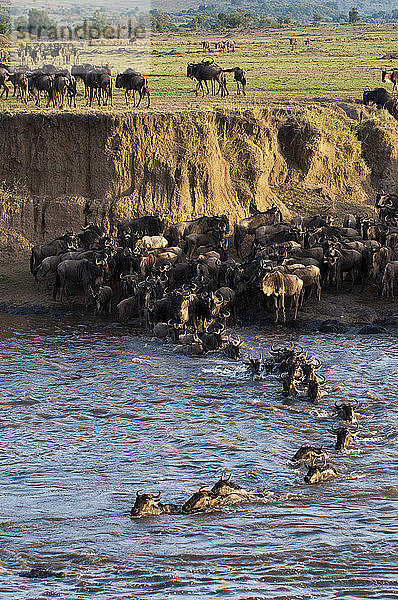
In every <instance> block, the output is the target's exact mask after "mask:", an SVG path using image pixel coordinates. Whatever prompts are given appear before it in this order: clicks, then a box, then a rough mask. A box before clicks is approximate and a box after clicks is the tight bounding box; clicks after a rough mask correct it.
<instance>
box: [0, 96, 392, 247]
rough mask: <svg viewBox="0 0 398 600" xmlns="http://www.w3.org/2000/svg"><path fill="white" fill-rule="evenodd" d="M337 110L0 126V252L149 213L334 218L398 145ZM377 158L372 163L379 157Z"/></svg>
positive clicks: (369, 189) (21, 120)
mask: <svg viewBox="0 0 398 600" xmlns="http://www.w3.org/2000/svg"><path fill="white" fill-rule="evenodd" d="M389 127H390V124H386V125H385V126H382V125H381V124H380V123H377V122H376V121H374V120H372V119H369V118H366V119H365V120H364V121H363V122H362V123H361V124H359V123H358V122H357V121H356V120H355V117H354V118H350V117H349V116H347V111H346V110H343V109H341V108H339V107H321V106H315V105H314V106H312V107H306V108H300V107H298V108H297V107H296V108H295V107H289V108H285V109H283V110H281V109H280V108H275V109H267V110H259V109H254V110H251V111H245V112H242V113H237V112H232V111H223V112H215V113H200V112H198V113H193V112H187V113H184V114H181V113H180V114H156V113H145V114H144V113H138V114H125V115H111V114H109V115H104V114H101V115H95V114H92V115H86V114H85V115H82V114H71V113H59V114H47V115H44V114H43V115H37V114H35V115H33V114H15V115H13V114H7V113H3V114H1V115H0V181H1V182H2V184H1V204H0V235H1V237H0V248H3V250H4V249H6V248H8V249H12V250H17V249H20V248H22V249H26V248H27V247H28V246H29V244H30V243H32V242H37V241H41V240H43V239H48V238H51V237H54V236H55V235H57V234H59V233H62V232H64V231H65V229H66V228H73V229H75V230H77V229H79V227H80V226H81V225H82V223H83V222H84V220H85V218H87V219H88V220H91V221H96V222H98V223H100V224H102V225H104V226H105V227H107V228H110V229H111V228H112V226H113V225H114V223H115V222H116V221H117V220H118V219H120V218H123V217H128V216H139V215H142V214H144V213H148V212H153V213H159V214H161V215H162V216H163V217H164V218H165V219H166V220H167V221H177V220H181V219H187V218H192V217H196V216H200V215H203V214H209V213H212V214H219V213H227V214H228V215H229V216H230V219H231V221H235V220H236V219H238V218H242V217H244V216H247V215H248V214H250V212H251V211H254V210H256V209H260V210H263V209H265V208H267V207H269V206H270V205H271V204H272V203H273V202H276V203H277V204H278V205H279V206H280V207H281V209H282V210H283V212H284V213H285V215H286V216H287V215H289V214H290V213H291V212H292V211H296V210H301V211H303V212H312V211H323V212H324V211H328V212H336V211H338V210H339V208H341V206H353V205H361V206H364V205H366V204H367V203H372V201H373V196H374V193H375V192H376V191H379V190H380V188H381V187H383V188H386V187H387V188H388V189H392V188H394V187H395V180H396V176H397V173H398V167H397V151H398V135H397V132H396V130H395V132H393V131H392V130H389ZM376 149H377V152H376Z"/></svg>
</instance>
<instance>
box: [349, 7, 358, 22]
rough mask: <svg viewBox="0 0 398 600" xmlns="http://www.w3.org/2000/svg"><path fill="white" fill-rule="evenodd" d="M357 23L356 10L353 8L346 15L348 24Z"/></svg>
mask: <svg viewBox="0 0 398 600" xmlns="http://www.w3.org/2000/svg"><path fill="white" fill-rule="evenodd" d="M358 21H360V18H359V12H358V8H357V7H356V6H353V7H352V9H351V10H350V11H349V13H348V22H349V23H358Z"/></svg>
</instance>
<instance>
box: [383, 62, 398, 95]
mask: <svg viewBox="0 0 398 600" xmlns="http://www.w3.org/2000/svg"><path fill="white" fill-rule="evenodd" d="M381 81H382V83H385V82H386V81H391V83H392V91H393V93H394V92H395V91H396V89H397V84H398V69H386V68H384V69H382V70H381Z"/></svg>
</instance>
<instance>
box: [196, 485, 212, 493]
mask: <svg viewBox="0 0 398 600" xmlns="http://www.w3.org/2000/svg"><path fill="white" fill-rule="evenodd" d="M199 491H200V492H209V491H210V490H208V489H207V487H206V486H205V485H202V486H200V488H199Z"/></svg>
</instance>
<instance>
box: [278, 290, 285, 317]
mask: <svg viewBox="0 0 398 600" xmlns="http://www.w3.org/2000/svg"><path fill="white" fill-rule="evenodd" d="M279 297H280V306H281V309H282V321H283V323H286V311H285V295H284V294H281V295H280V296H279Z"/></svg>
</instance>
